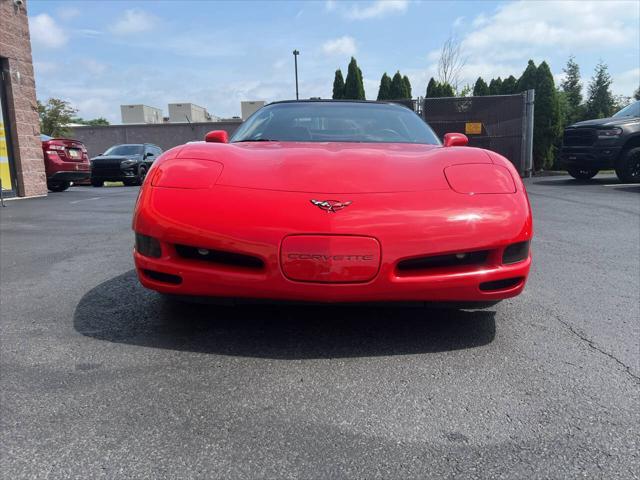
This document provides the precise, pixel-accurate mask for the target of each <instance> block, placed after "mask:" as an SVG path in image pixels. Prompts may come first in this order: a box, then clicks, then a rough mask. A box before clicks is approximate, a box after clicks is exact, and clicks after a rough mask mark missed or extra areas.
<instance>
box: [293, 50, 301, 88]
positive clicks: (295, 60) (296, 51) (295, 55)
mask: <svg viewBox="0 0 640 480" xmlns="http://www.w3.org/2000/svg"><path fill="white" fill-rule="evenodd" d="M298 55H300V52H299V51H298V50H294V51H293V62H294V64H295V68H296V100H299V98H298Z"/></svg>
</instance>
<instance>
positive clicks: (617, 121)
mask: <svg viewBox="0 0 640 480" xmlns="http://www.w3.org/2000/svg"><path fill="white" fill-rule="evenodd" d="M639 121H640V118H638V117H619V118H613V117H610V118H597V119H594V120H585V121H584V122H577V123H574V124H573V125H569V127H568V128H581V127H615V126H620V125H627V124H629V123H637V122H639Z"/></svg>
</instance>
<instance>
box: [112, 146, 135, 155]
mask: <svg viewBox="0 0 640 480" xmlns="http://www.w3.org/2000/svg"><path fill="white" fill-rule="evenodd" d="M142 150H143V146H142V145H115V146H113V147H111V148H110V149H109V150H107V151H106V152H104V154H103V155H142Z"/></svg>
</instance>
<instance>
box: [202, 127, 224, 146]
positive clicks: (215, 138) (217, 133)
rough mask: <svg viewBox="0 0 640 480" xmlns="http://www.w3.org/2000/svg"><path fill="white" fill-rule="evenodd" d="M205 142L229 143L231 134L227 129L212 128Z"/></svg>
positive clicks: (205, 137)
mask: <svg viewBox="0 0 640 480" xmlns="http://www.w3.org/2000/svg"><path fill="white" fill-rule="evenodd" d="M204 141H205V142H211V143H229V134H228V133H227V131H226V130H212V131H210V132H209V133H207V134H206V135H205V136H204Z"/></svg>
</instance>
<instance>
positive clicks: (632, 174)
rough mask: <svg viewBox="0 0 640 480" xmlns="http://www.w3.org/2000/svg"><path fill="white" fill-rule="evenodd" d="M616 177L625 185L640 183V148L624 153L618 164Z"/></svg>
mask: <svg viewBox="0 0 640 480" xmlns="http://www.w3.org/2000/svg"><path fill="white" fill-rule="evenodd" d="M616 175H617V176H618V178H619V179H620V181H621V182H624V183H640V147H636V148H630V149H629V150H627V151H626V152H623V153H622V155H621V156H620V160H618V163H617V164H616Z"/></svg>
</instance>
